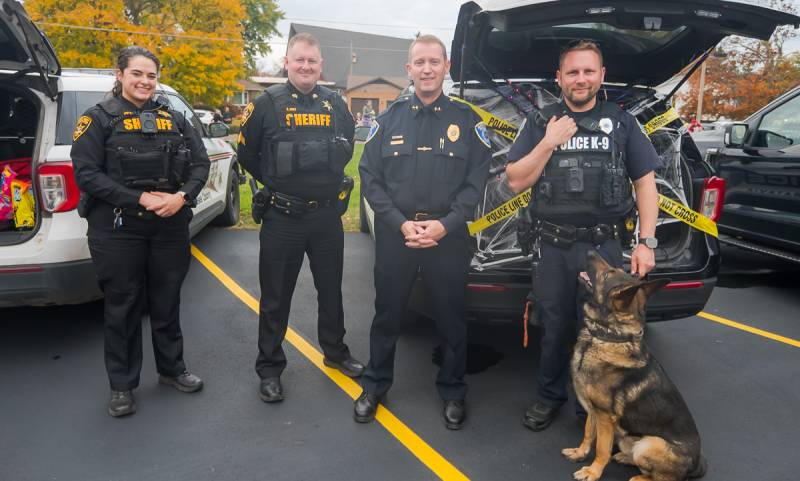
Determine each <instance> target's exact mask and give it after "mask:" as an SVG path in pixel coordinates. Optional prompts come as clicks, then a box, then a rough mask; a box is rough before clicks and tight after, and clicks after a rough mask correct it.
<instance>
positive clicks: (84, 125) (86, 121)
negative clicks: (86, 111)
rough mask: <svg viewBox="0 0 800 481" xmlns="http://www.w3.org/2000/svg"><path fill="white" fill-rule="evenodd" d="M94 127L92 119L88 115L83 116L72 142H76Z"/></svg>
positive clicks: (79, 120)
mask: <svg viewBox="0 0 800 481" xmlns="http://www.w3.org/2000/svg"><path fill="white" fill-rule="evenodd" d="M90 125H92V118H91V117H89V116H88V115H83V116H81V118H79V119H78V123H77V124H76V125H75V130H74V131H73V132H72V141H73V142H75V141H76V140H78V138H80V136H81V135H83V134H84V133H85V132H86V131H87V130H89V126H90Z"/></svg>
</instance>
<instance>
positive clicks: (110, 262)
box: [87, 203, 192, 391]
mask: <svg viewBox="0 0 800 481" xmlns="http://www.w3.org/2000/svg"><path fill="white" fill-rule="evenodd" d="M191 218H192V211H191V210H190V209H189V208H188V207H185V208H183V209H181V210H180V211H178V213H177V214H175V215H174V216H172V217H169V218H163V219H162V218H160V217H159V218H156V219H152V220H145V219H141V218H138V217H135V216H130V215H127V214H126V215H123V218H122V219H123V223H122V226H121V227H118V228H116V229H114V228H113V227H112V225H113V221H114V213H113V208H112V207H111V206H110V205H108V204H105V203H99V204H98V205H96V206H95V207H94V208H93V209H92V211H91V212H90V213H89V217H88V219H87V220H88V221H89V231H88V237H89V250H90V252H91V255H92V261H93V263H94V266H95V270H96V272H97V281H98V283H99V284H100V289H101V290H102V291H103V294H104V295H105V328H104V331H105V363H106V371H107V372H108V379H109V382H110V384H111V389H113V390H115V391H127V390H130V389H134V388H135V387H137V386H138V385H139V373H140V371H141V368H142V316H143V315H144V313H145V312H149V314H150V328H151V331H152V340H153V352H154V353H155V358H156V369H157V370H158V372H159V373H160V374H163V375H165V376H171V377H174V376H177V375H178V374H180V373H182V372H183V371H184V370H185V369H186V366H185V364H184V362H183V335H182V334H181V326H180V317H179V309H180V296H181V285H182V284H183V279H184V278H185V277H186V273H187V272H188V270H189V261H190V251H189V220H191Z"/></svg>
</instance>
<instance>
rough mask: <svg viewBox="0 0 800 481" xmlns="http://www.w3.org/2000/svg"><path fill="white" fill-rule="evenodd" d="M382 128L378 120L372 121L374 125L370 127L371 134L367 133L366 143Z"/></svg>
mask: <svg viewBox="0 0 800 481" xmlns="http://www.w3.org/2000/svg"><path fill="white" fill-rule="evenodd" d="M380 128H381V124H379V123H378V121H377V120H373V121H372V127H370V128H369V135H367V140H365V141H364V143H365V144H366V143H367V142H369V141H370V140H372V138H373V137H375V134H377V133H378V130H379V129H380Z"/></svg>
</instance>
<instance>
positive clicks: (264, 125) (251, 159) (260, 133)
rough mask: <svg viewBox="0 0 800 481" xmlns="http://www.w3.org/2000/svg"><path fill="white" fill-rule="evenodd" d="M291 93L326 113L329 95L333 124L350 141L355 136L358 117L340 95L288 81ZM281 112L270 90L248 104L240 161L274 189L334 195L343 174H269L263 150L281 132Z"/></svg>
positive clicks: (318, 196)
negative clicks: (304, 88) (305, 89)
mask: <svg viewBox="0 0 800 481" xmlns="http://www.w3.org/2000/svg"><path fill="white" fill-rule="evenodd" d="M286 85H287V87H288V88H289V92H290V95H292V96H293V98H294V99H296V102H297V103H301V104H303V105H305V106H308V107H312V106H313V107H314V108H315V109H316V110H318V111H319V112H320V113H327V112H328V110H327V109H326V108H325V105H324V104H323V101H325V100H326V99H325V97H327V101H329V102H330V103H331V105H332V108H333V122H332V125H331V128H332V129H333V128H335V129H336V130H338V132H339V134H341V135H342V136H344V137H345V138H346V139H347V140H349V141H350V143H351V144H352V143H353V138H354V137H355V128H356V126H355V120H353V116H352V115H350V111H349V110H348V109H347V105H346V104H345V103H344V100H342V97H341V96H339V95H323V91H322V89H321V87H320V86H315V87H314V89H313V90H312V91H311V92H309V93H307V94H304V93H302V92H300V91H299V90H297V89H296V88H295V87H294V85H292V84H291V82H287V83H286ZM279 128H280V126H279V125H278V116H277V115H276V112H275V105H274V104H273V102H272V98H271V97H270V96H269V94H267V93H264V94H262V95H261V96H260V97H258V98H257V99H256V100H255V102H253V103H251V104H249V105H248V106H247V108H245V111H244V113H243V114H242V126H241V131H240V132H239V146H238V156H239V163H240V164H241V165H242V167H244V169H245V170H246V171H248V172H249V173H250V174H251V175H252V176H253V177H254V178H255V179H257V180H258V181H259V182H261V183H262V184H265V185H267V186H268V187H269V188H270V189H272V190H277V191H278V192H282V193H285V194H290V195H296V196H298V197H302V198H304V199H317V200H324V199H328V198H331V197H335V196H336V195H337V194H338V192H339V187H340V185H341V180H342V177H341V175H334V174H333V173H319V172H298V173H295V174H293V175H291V176H289V177H287V178H285V179H281V180H277V179H274V178H270V177H268V176H267V172H266V165H265V164H264V162H266V161H267V159H266V156H265V154H264V152H263V151H265V150H266V149H268V148H269V147H268V143H269V142H270V140H271V139H272V138H273V137H274V136H275V135H276V134H277V133H278V132H279Z"/></svg>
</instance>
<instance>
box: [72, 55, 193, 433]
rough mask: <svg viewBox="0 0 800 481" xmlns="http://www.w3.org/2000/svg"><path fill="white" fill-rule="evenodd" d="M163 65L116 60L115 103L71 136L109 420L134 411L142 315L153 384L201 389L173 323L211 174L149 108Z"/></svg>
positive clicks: (166, 117) (172, 119)
mask: <svg viewBox="0 0 800 481" xmlns="http://www.w3.org/2000/svg"><path fill="white" fill-rule="evenodd" d="M159 69H160V63H159V61H158V59H157V58H156V56H155V55H153V54H152V53H151V52H149V51H148V50H146V49H144V48H141V47H127V48H125V49H123V50H122V51H121V52H120V54H119V57H118V59H117V81H116V83H115V85H114V89H113V91H112V97H111V98H109V99H108V100H104V101H102V102H100V103H99V104H97V105H95V106H94V107H92V108H90V109H89V110H87V111H86V113H85V114H84V115H83V116H82V117H81V118H80V119H79V121H78V125H77V126H76V127H75V132H74V134H73V140H74V142H73V144H72V152H71V156H72V162H73V165H74V166H75V178H76V180H77V183H78V187H79V188H80V190H81V204H80V206H79V212H80V213H81V215H83V216H84V217H86V220H87V221H88V223H89V230H88V237H89V250H90V252H91V255H92V261H93V262H94V265H95V269H96V271H97V279H98V282H99V283H100V288H101V289H102V291H103V294H104V295H105V361H106V370H107V371H108V378H109V381H110V383H111V400H110V402H109V405H108V412H109V414H111V415H112V416H115V417H116V416H123V415H126V414H132V413H134V412H135V411H136V404H135V402H134V399H133V394H132V390H133V389H134V388H136V387H137V386H138V385H139V372H140V371H141V367H142V315H143V313H144V311H145V310H147V311H148V312H149V314H150V327H151V330H152V337H153V351H154V353H155V357H156V369H157V370H158V373H159V374H160V376H159V382H161V383H162V384H168V385H171V386H174V387H175V388H177V389H178V390H180V391H183V392H195V391H198V390H200V389H201V388H202V387H203V381H202V380H200V378H199V377H197V376H195V375H193V374H190V373H189V372H188V371H187V370H186V366H185V364H184V361H183V336H182V335H181V327H180V322H179V309H180V293H181V285H182V284H183V279H184V277H186V273H187V272H188V269H189V261H190V253H189V221H190V220H191V218H192V211H191V209H190V208H189V204H191V203H192V202H193V201H194V199H195V197H196V196H197V195H198V194H199V193H200V190H201V189H202V188H203V185H205V182H206V179H207V178H208V172H209V161H208V156H207V154H206V149H205V147H204V146H203V142H202V140H201V138H200V136H199V135H198V133H197V131H195V129H194V128H192V126H191V124H190V123H189V122H188V121H187V120H186V119H185V118H184V117H183V115H181V114H180V113H178V112H176V111H174V110H171V109H169V108H167V107H165V106H164V105H162V104H161V103H160V102H155V101H154V100H153V95H154V94H155V92H156V87H157V85H158V73H159Z"/></svg>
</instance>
